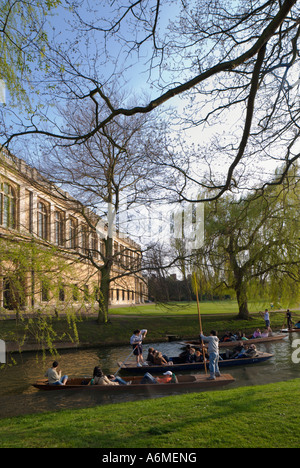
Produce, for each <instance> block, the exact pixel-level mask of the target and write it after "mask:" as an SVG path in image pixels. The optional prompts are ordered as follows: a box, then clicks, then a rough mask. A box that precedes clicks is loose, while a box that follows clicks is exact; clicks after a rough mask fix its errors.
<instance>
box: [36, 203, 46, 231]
mask: <svg viewBox="0 0 300 468" xmlns="http://www.w3.org/2000/svg"><path fill="white" fill-rule="evenodd" d="M37 221H38V229H37V233H38V236H39V237H41V238H42V239H45V240H47V239H48V221H49V213H48V209H47V206H46V205H45V203H43V202H39V203H38V210H37Z"/></svg>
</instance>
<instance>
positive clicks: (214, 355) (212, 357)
mask: <svg viewBox="0 0 300 468" xmlns="http://www.w3.org/2000/svg"><path fill="white" fill-rule="evenodd" d="M200 340H203V341H204V343H208V349H207V351H208V354H209V373H210V376H209V377H208V379H209V380H215V379H216V377H220V376H221V374H220V370H219V338H218V337H217V332H216V331H215V330H212V331H211V332H210V335H209V336H204V335H203V332H202V330H201V333H200Z"/></svg>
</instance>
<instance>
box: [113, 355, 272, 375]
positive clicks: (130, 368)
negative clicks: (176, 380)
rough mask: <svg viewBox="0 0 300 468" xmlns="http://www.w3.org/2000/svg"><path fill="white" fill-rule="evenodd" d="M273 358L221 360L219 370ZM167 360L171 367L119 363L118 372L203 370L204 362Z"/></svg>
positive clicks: (154, 372) (176, 358) (174, 358)
mask: <svg viewBox="0 0 300 468" xmlns="http://www.w3.org/2000/svg"><path fill="white" fill-rule="evenodd" d="M221 356H222V355H221ZM273 356H274V354H269V353H260V352H258V353H257V355H256V356H254V357H249V358H239V359H223V360H221V359H220V360H219V368H224V367H235V366H245V365H249V364H258V363H260V362H264V361H267V360H268V359H270V358H271V357H273ZM224 357H225V356H224ZM169 359H170V361H172V362H173V364H172V365H171V364H166V365H164V366H159V365H148V366H142V367H137V366H136V365H135V364H129V363H128V364H126V363H125V364H122V363H121V362H118V365H119V367H120V372H122V374H123V373H126V374H145V372H150V374H158V373H161V372H166V371H167V370H171V371H173V372H175V373H176V372H182V371H187V372H190V371H195V370H197V371H200V370H201V371H202V370H204V369H205V367H204V362H192V363H190V362H188V363H186V362H182V361H180V358H179V357H170V358H169ZM206 366H207V368H208V361H206Z"/></svg>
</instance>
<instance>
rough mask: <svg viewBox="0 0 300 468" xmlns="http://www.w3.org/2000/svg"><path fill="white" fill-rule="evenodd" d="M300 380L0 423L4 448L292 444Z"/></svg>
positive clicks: (295, 443)
mask: <svg viewBox="0 0 300 468" xmlns="http://www.w3.org/2000/svg"><path fill="white" fill-rule="evenodd" d="M299 399H300V379H297V380H292V381H289V382H280V383H276V384H269V385H262V386H253V387H243V388H235V389H226V390H221V391H209V392H203V393H193V394H187V395H176V396H170V397H164V398H158V399H147V400H142V401H135V402H129V403H118V404H109V405H105V406H97V407H94V408H88V409H77V410H72V411H71V410H63V411H59V412H51V413H44V414H34V415H28V416H19V417H15V418H9V419H2V420H1V436H0V447H1V448H4V447H10V448H27V447H31V448H42V447H43V448H44V447H45V448H55V447H70V448H75V447H76V448H85V447H88V448H90V447H95V448H110V449H113V448H177V449H180V448H217V447H226V448H230V447H235V448H254V447H268V448H275V447H276V448H298V447H299V445H300V436H299V424H300V416H299V414H298V411H297V410H296V406H297V405H296V406H295V402H297V401H299Z"/></svg>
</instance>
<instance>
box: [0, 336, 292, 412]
mask: <svg viewBox="0 0 300 468" xmlns="http://www.w3.org/2000/svg"><path fill="white" fill-rule="evenodd" d="M293 335H295V334H289V335H288V336H287V337H286V338H285V339H284V340H283V341H282V342H277V343H273V344H272V343H268V344H265V345H263V344H261V345H260V346H259V349H260V350H261V351H265V352H268V353H272V354H274V357H273V358H272V359H271V360H269V361H267V362H265V363H261V364H258V365H252V366H245V367H243V366H241V367H237V368H228V370H226V372H228V373H230V374H231V375H233V377H235V379H236V381H235V382H234V383H233V384H231V385H230V388H232V387H238V386H245V385H260V384H265V383H271V382H279V381H283V380H289V379H292V378H296V377H299V369H300V367H299V366H300V364H296V363H293V362H292V353H293V351H294V348H292V342H293V340H294V339H296V338H297V337H296V336H293ZM298 338H299V336H298ZM149 346H154V347H156V348H157V349H159V350H161V351H162V352H163V354H167V355H169V356H172V355H173V356H175V355H178V354H179V352H180V350H181V344H180V343H177V342H173V343H154V344H151V345H148V346H145V347H144V354H146V353H147V349H148V347H149ZM129 353H130V347H128V346H123V347H118V348H113V347H107V348H105V349H104V348H99V349H90V350H82V351H76V350H70V351H66V350H65V351H61V352H60V356H59V358H58V359H59V362H60V367H61V369H62V372H63V373H64V374H68V375H69V376H70V377H71V376H73V377H75V376H76V377H89V376H91V374H92V371H93V368H94V367H95V366H96V365H101V366H102V368H103V369H104V371H105V372H106V373H114V372H116V371H117V370H118V365H117V362H118V361H119V360H124V359H126V358H127V357H128V355H129ZM14 359H15V360H16V361H17V365H15V366H10V367H9V366H6V367H5V368H4V369H0V382H1V385H0V417H9V416H14V415H17V414H27V413H33V412H43V411H53V410H59V409H66V408H80V407H91V406H95V405H102V404H108V403H116V402H120V401H131V400H136V399H142V398H152V397H155V398H157V397H159V395H155V396H153V395H151V394H149V395H148V396H147V395H146V396H145V394H142V395H130V393H128V394H122V395H103V394H102V392H101V393H100V392H95V391H85V392H84V394H83V393H82V392H80V391H77V390H75V391H73V390H72V391H68V392H42V391H39V390H37V389H35V388H34V387H32V383H33V382H34V381H35V380H37V379H39V378H41V377H43V375H44V372H45V370H46V369H47V368H48V367H49V366H50V365H51V363H52V361H53V357H52V356H49V355H48V356H46V359H45V361H43V359H42V357H41V356H38V355H36V354H35V353H24V354H22V355H14ZM225 388H228V387H225Z"/></svg>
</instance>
